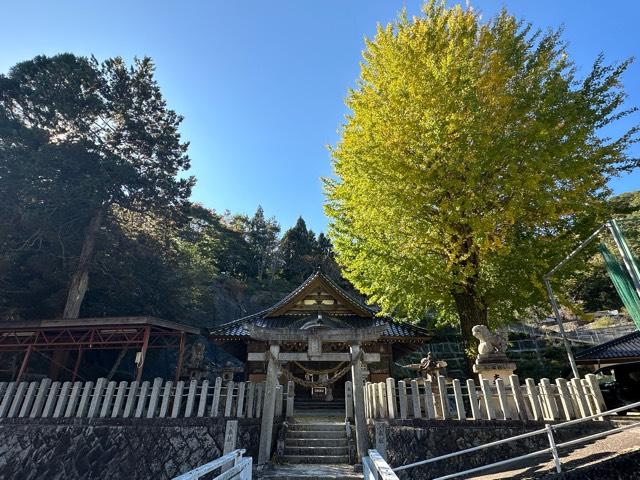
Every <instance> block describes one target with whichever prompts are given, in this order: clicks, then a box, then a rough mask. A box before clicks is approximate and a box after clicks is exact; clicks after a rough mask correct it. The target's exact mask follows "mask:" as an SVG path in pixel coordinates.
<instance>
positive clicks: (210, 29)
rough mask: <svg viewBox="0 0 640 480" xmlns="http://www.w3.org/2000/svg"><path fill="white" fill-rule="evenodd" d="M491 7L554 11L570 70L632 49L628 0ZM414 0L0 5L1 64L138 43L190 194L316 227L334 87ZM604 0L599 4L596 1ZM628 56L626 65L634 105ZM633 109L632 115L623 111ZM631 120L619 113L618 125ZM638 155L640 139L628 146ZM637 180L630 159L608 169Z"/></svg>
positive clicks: (101, 54)
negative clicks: (185, 153) (178, 144)
mask: <svg viewBox="0 0 640 480" xmlns="http://www.w3.org/2000/svg"><path fill="white" fill-rule="evenodd" d="M472 4H473V5H474V8H476V9H477V10H480V11H482V12H483V16H485V17H489V16H492V15H493V14H495V13H496V11H497V10H499V9H500V8H501V6H503V5H504V6H506V7H507V8H508V10H509V11H511V12H512V13H514V14H516V15H517V16H519V17H522V18H524V19H526V20H528V21H530V22H532V23H533V24H534V25H536V26H538V27H541V28H547V27H557V26H559V25H561V24H564V27H565V39H566V40H567V41H568V42H569V51H570V53H571V55H572V58H573V59H574V60H575V61H576V63H577V64H578V66H579V67H582V71H586V70H587V69H588V68H589V66H590V65H591V64H592V62H593V59H594V58H595V56H596V55H597V54H598V53H599V52H601V51H602V52H604V53H605V55H606V58H607V60H608V61H619V60H623V59H625V58H627V57H629V56H638V55H640V51H639V50H640V42H639V40H640V35H639V34H638V30H637V28H638V21H639V20H640V3H639V2H636V1H634V0H626V1H617V2H599V1H590V2H585V1H578V0H563V1H558V0H536V1H523V0H520V1H505V2H499V1H474V2H472ZM420 5H421V2H420V1H416V0H412V1H410V0H406V1H393V0H359V1H355V0H348V1H347V0H323V1H311V0H306V1H305V0H297V1H293V0H291V1H278V0H271V1H261V2H258V1H240V0H237V1H236V0H234V1H228V0H226V1H222V0H215V1H214V0H209V1H204V0H201V1H182V2H178V1H161V0H155V1H141V0H130V1H109V2H91V1H86V0H84V1H66V0H56V1H55V2H44V1H31V0H21V1H19V2H15V1H14V2H7V3H6V4H5V5H3V8H2V11H3V21H2V28H0V45H2V55H0V71H2V72H6V71H7V70H8V68H9V67H10V66H11V65H13V64H15V63H17V62H19V61H22V60H25V59H29V58H31V57H33V56H34V55H37V54H49V55H51V54H55V53H58V52H64V51H68V52H73V53H76V54H82V55H89V54H94V55H96V56H97V57H98V59H104V58H107V57H111V56H117V55H119V56H122V57H124V58H126V59H129V60H130V59H132V58H133V57H134V56H143V55H149V56H151V57H153V59H154V60H155V62H156V64H157V78H158V80H159V82H160V85H161V87H162V91H163V93H164V95H165V97H166V98H167V101H168V103H169V105H170V107H171V108H173V109H175V110H176V111H178V112H179V113H180V114H182V115H184V117H185V120H184V123H183V128H182V133H183V135H184V138H185V139H187V140H189V141H190V142H191V148H190V155H191V158H192V169H191V173H192V174H193V175H195V176H196V177H197V178H198V185H197V186H196V188H195V190H194V194H193V197H194V199H195V200H197V201H199V202H201V203H203V204H204V205H206V206H208V207H211V208H214V209H216V210H217V211H224V210H225V209H229V210H231V211H233V212H240V213H248V214H251V213H253V212H254V211H255V209H256V206H257V205H258V204H262V206H263V207H264V209H265V212H266V214H267V215H275V216H276V217H277V218H278V220H280V222H281V224H282V225H283V227H285V228H287V227H289V226H291V225H292V224H293V223H294V222H295V219H296V218H297V217H298V216H299V215H302V216H303V217H304V218H305V219H306V220H307V223H308V224H309V225H310V226H311V227H312V228H313V229H314V230H316V231H320V230H324V229H325V228H326V223H327V221H326V219H325V217H324V214H323V211H322V202H323V195H322V187H321V182H320V177H322V176H326V175H330V174H331V165H330V159H329V154H328V152H327V148H326V146H327V145H331V144H334V143H335V142H336V140H337V138H338V130H339V126H340V124H341V123H342V121H343V118H344V115H345V113H346V108H345V107H344V103H343V102H344V97H345V95H346V92H347V89H348V88H349V87H351V86H353V85H354V84H355V80H356V78H357V76H358V72H359V66H358V64H359V61H360V58H361V51H362V49H363V45H364V42H363V38H364V36H370V35H372V34H373V32H374V30H375V26H376V22H382V23H387V22H389V21H391V20H393V19H394V18H395V17H396V16H397V13H398V11H399V10H400V9H401V8H402V7H403V6H406V7H407V8H408V10H409V13H410V14H414V13H417V12H418V11H419V6H420ZM605 5H607V7H605ZM639 77H640V63H638V62H636V64H634V65H633V66H632V67H631V68H630V69H629V71H628V72H627V74H626V75H625V77H624V80H625V86H626V89H627V92H628V93H629V97H630V98H629V101H630V104H633V105H640V86H639ZM634 121H635V122H636V123H640V115H639V114H636V115H635V116H634ZM630 125H631V120H630V121H627V122H625V123H624V124H622V125H620V127H621V128H619V130H622V129H623V128H624V127H627V128H628V127H629V126H630ZM611 133H612V134H615V133H616V131H613V132H611ZM635 153H636V155H640V149H638V148H636V149H635ZM612 187H613V189H614V190H615V191H616V192H623V191H628V190H634V189H638V188H640V172H638V171H636V172H634V173H633V174H631V175H627V176H625V177H623V178H620V179H616V180H614V181H613V182H612Z"/></svg>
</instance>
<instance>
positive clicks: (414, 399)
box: [411, 378, 422, 418]
mask: <svg viewBox="0 0 640 480" xmlns="http://www.w3.org/2000/svg"><path fill="white" fill-rule="evenodd" d="M411 404H412V405H413V418H422V409H421V408H420V394H419V393H418V381H417V380H416V379H415V378H414V379H413V380H411Z"/></svg>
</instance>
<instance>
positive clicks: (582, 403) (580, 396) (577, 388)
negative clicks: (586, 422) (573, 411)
mask: <svg viewBox="0 0 640 480" xmlns="http://www.w3.org/2000/svg"><path fill="white" fill-rule="evenodd" d="M571 385H572V387H573V392H574V394H575V396H576V402H577V403H578V408H579V409H580V415H581V416H582V417H583V418H584V417H588V416H589V413H590V412H589V406H588V405H587V400H586V398H584V391H583V390H582V382H581V381H580V379H579V378H574V379H572V380H571Z"/></svg>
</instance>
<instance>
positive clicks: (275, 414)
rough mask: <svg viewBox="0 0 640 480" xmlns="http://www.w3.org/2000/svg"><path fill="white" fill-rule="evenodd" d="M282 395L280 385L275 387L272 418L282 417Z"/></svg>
mask: <svg viewBox="0 0 640 480" xmlns="http://www.w3.org/2000/svg"><path fill="white" fill-rule="evenodd" d="M282 395H283V388H282V385H276V405H275V408H274V410H273V417H274V418H278V417H282V400H283V399H282Z"/></svg>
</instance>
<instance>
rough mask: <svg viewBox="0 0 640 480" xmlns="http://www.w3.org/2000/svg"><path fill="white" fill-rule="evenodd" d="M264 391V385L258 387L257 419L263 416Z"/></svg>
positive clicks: (260, 384)
mask: <svg viewBox="0 0 640 480" xmlns="http://www.w3.org/2000/svg"><path fill="white" fill-rule="evenodd" d="M263 391H264V383H262V382H261V383H259V384H258V385H256V418H260V417H261V416H262V392H263Z"/></svg>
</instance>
